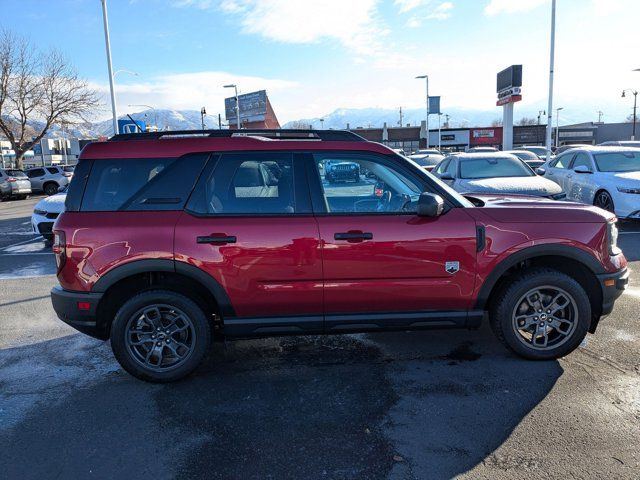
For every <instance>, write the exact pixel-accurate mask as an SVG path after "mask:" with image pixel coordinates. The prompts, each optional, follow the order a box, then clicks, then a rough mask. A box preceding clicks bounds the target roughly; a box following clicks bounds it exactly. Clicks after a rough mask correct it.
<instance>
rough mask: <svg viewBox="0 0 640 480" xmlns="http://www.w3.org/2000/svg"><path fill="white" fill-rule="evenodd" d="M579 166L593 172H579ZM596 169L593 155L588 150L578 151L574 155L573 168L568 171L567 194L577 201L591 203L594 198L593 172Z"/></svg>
mask: <svg viewBox="0 0 640 480" xmlns="http://www.w3.org/2000/svg"><path fill="white" fill-rule="evenodd" d="M577 167H585V168H587V169H588V170H589V171H590V172H591V173H578V172H576V171H575V170H576V168H577ZM594 171H595V169H594V166H593V162H592V161H591V156H590V155H589V154H588V153H587V152H578V153H576V154H575V156H574V157H573V160H572V162H571V168H570V170H569V171H568V172H567V181H566V184H567V189H566V194H567V196H568V197H569V198H570V199H571V200H574V201H576V202H581V203H589V204H590V203H591V202H592V198H593V193H594V192H593V185H594V182H593V180H594V179H593V175H594V174H593V172H594Z"/></svg>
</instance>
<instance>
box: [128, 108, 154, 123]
mask: <svg viewBox="0 0 640 480" xmlns="http://www.w3.org/2000/svg"><path fill="white" fill-rule="evenodd" d="M127 106H128V107H145V108H150V109H151V110H153V123H154V124H155V127H156V128H158V114H157V112H156V109H155V108H153V107H152V106H151V105H144V104H141V103H138V104H136V103H134V104H130V105H127Z"/></svg>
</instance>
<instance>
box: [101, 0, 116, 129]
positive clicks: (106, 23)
mask: <svg viewBox="0 0 640 480" xmlns="http://www.w3.org/2000/svg"><path fill="white" fill-rule="evenodd" d="M100 1H101V2H102V23H103V24H104V43H105V47H106V49H107V69H108V70H109V89H110V91H111V113H112V115H113V134H114V135H117V134H118V111H117V109H116V92H115V90H114V85H113V66H112V65H111V41H110V40H109V19H108V18H107V0H100Z"/></svg>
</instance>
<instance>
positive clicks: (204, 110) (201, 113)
mask: <svg viewBox="0 0 640 480" xmlns="http://www.w3.org/2000/svg"><path fill="white" fill-rule="evenodd" d="M206 114H207V110H206V109H205V108H204V107H202V108H201V109H200V119H201V121H202V130H204V116H205V115H206Z"/></svg>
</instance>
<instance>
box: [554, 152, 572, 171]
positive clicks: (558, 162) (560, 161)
mask: <svg viewBox="0 0 640 480" xmlns="http://www.w3.org/2000/svg"><path fill="white" fill-rule="evenodd" d="M572 158H573V153H569V154H566V155H560V156H559V157H558V158H556V159H555V160H554V163H553V165H551V166H552V167H553V168H569V163H570V162H571V159H572Z"/></svg>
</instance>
